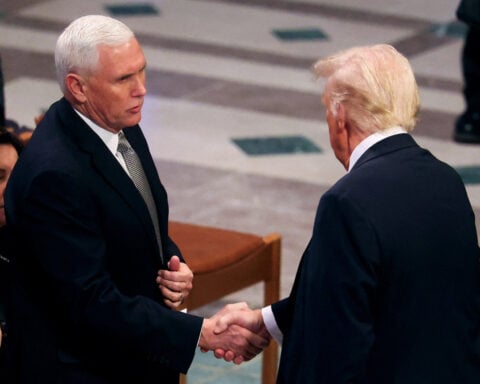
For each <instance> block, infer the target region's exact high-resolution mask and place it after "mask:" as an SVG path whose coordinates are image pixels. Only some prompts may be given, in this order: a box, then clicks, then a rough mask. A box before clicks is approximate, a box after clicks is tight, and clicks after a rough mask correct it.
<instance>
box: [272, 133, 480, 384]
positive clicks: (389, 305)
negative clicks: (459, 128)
mask: <svg viewBox="0 0 480 384" xmlns="http://www.w3.org/2000/svg"><path fill="white" fill-rule="evenodd" d="M479 256H480V253H479V249H478V242H477V235H476V230H475V223H474V215H473V211H472V208H471V206H470V203H469V201H468V198H467V195H466V192H465V188H464V185H463V183H462V181H461V179H460V178H459V176H458V175H457V174H456V172H455V171H454V170H453V169H451V168H450V167H449V166H447V165H446V164H444V163H442V162H440V161H438V160H437V159H435V158H434V157H433V156H432V155H431V154H430V153H429V152H428V151H426V150H424V149H421V148H420V147H418V146H417V144H416V143H415V142H414V140H413V139H412V137H411V136H410V135H396V136H393V137H390V138H387V139H385V140H383V141H381V142H379V143H377V144H376V145H374V146H373V147H372V148H370V149H369V150H368V151H367V152H366V153H365V154H364V155H363V156H362V157H361V158H360V159H359V161H358V163H357V164H356V165H355V166H354V168H353V169H352V170H351V171H350V173H348V174H347V175H346V176H345V177H343V178H342V179H341V180H340V181H338V182H337V183H336V184H335V185H334V186H333V187H332V188H331V189H330V190H329V191H327V192H326V193H325V195H324V196H323V197H322V198H321V200H320V203H319V206H318V211H317V215H316V219H315V224H314V229H313V236H312V238H311V241H310V243H309V244H308V247H307V249H306V250H305V253H304V255H303V258H302V261H301V264H300V267H299V270H298V273H297V276H296V280H295V283H294V287H293V289H292V293H291V295H290V297H289V298H288V299H285V300H283V301H281V302H279V303H277V304H275V305H274V306H273V308H272V309H273V312H274V315H275V318H276V320H277V322H278V324H279V325H280V328H281V329H282V331H283V332H284V342H283V348H282V356H281V362H280V370H279V375H278V382H279V383H282V384H283V383H285V384H294V383H302V384H308V383H312V384H323V383H324V384H347V383H349V384H350V383H355V384H357V383H361V384H367V383H368V384H460V383H465V384H467V383H468V384H478V383H480V258H479Z"/></svg>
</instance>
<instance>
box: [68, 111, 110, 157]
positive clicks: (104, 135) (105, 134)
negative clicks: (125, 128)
mask: <svg viewBox="0 0 480 384" xmlns="http://www.w3.org/2000/svg"><path fill="white" fill-rule="evenodd" d="M74 111H75V112H76V113H77V114H78V116H80V117H81V118H82V120H83V121H84V122H85V123H86V124H87V125H88V126H89V127H90V128H91V130H92V131H93V132H95V133H96V134H97V136H98V137H100V139H101V140H102V141H103V142H104V143H105V145H106V146H107V148H108V149H109V150H110V152H112V153H113V155H114V156H115V154H116V153H117V148H118V133H113V132H110V131H107V130H106V129H105V128H102V127H100V126H99V125H98V124H96V123H95V122H93V121H92V120H90V119H89V118H88V117H86V116H84V115H82V114H81V113H80V112H79V111H77V110H76V109H74Z"/></svg>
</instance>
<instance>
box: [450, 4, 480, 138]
mask: <svg viewBox="0 0 480 384" xmlns="http://www.w3.org/2000/svg"><path fill="white" fill-rule="evenodd" d="M457 17H458V19H459V20H461V21H463V22H465V23H466V24H467V26H468V30H467V35H466V37H465V44H464V46H463V50H462V56H461V60H462V75H463V83H464V87H463V97H464V99H465V104H466V108H465V110H464V112H463V113H462V114H461V115H460V116H459V117H458V119H457V121H456V122H455V131H454V136H453V137H454V139H455V140H456V141H458V142H463V143H480V52H479V50H478V44H479V43H480V1H478V0H463V1H461V2H460V4H459V6H458V8H457Z"/></svg>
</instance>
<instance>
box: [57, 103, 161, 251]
mask: <svg viewBox="0 0 480 384" xmlns="http://www.w3.org/2000/svg"><path fill="white" fill-rule="evenodd" d="M60 103H61V104H60V108H59V111H60V118H61V120H62V126H63V127H65V131H66V133H67V135H69V136H71V137H72V138H73V142H74V143H76V144H77V145H78V147H79V148H80V149H81V150H82V151H84V152H86V153H88V154H89V155H90V159H91V161H92V164H93V167H94V169H95V170H96V171H97V173H98V174H99V176H100V177H101V178H102V179H104V181H105V182H106V183H108V184H109V185H110V186H111V187H112V189H114V190H115V191H116V192H117V193H118V194H119V195H120V196H121V197H122V199H123V200H124V201H125V204H126V205H128V206H129V207H130V208H131V209H132V211H133V212H134V214H135V215H136V216H137V217H138V218H139V219H140V221H141V222H142V224H143V226H144V228H145V231H146V232H147V234H148V236H149V237H150V239H151V242H152V244H153V245H154V247H155V249H156V254H159V250H158V244H157V240H156V237H155V230H154V228H153V223H152V220H151V217H150V214H149V213H148V208H147V206H146V204H145V202H144V200H143V198H142V196H141V195H140V193H139V192H138V190H137V188H136V187H135V185H134V184H133V182H132V180H131V179H130V177H129V176H128V175H127V174H126V173H125V171H124V170H123V169H122V167H121V165H120V164H119V163H118V161H117V160H116V159H115V158H114V156H113V155H112V153H111V152H110V150H109V149H108V148H107V147H106V146H105V144H104V143H103V141H102V140H101V139H100V138H99V137H98V136H97V135H96V134H95V132H93V131H92V130H91V129H90V127H88V125H87V124H86V123H85V122H84V121H83V120H82V119H81V118H80V117H79V116H78V115H77V113H76V112H75V111H74V110H73V108H72V107H71V106H70V104H68V102H67V101H66V100H65V99H62V101H61V102H60Z"/></svg>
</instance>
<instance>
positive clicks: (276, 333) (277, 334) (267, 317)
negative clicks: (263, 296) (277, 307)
mask: <svg viewBox="0 0 480 384" xmlns="http://www.w3.org/2000/svg"><path fill="white" fill-rule="evenodd" d="M262 317H263V322H264V324H265V327H266V328H267V331H268V333H270V335H272V337H273V338H274V339H275V341H276V342H277V343H278V344H280V345H281V344H282V341H283V333H282V331H281V330H280V328H279V327H278V325H277V321H276V320H275V316H274V315H273V311H272V306H271V305H269V306H268V307H264V308H262Z"/></svg>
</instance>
